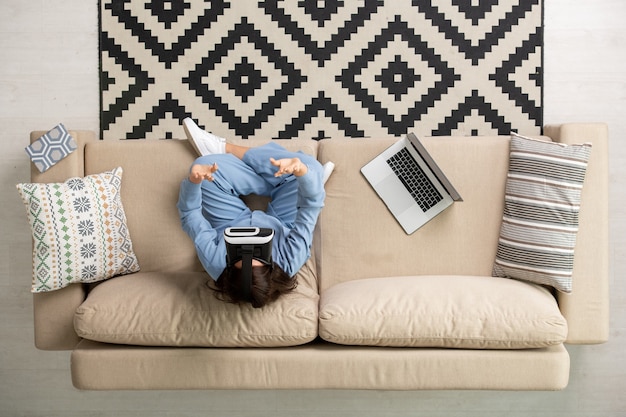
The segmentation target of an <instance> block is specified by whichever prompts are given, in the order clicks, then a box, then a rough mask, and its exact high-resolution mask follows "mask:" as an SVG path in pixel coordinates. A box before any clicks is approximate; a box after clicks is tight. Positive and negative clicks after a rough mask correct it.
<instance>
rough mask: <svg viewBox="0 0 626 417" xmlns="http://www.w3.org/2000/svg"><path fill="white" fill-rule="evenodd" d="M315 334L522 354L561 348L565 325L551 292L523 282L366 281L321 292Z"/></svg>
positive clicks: (352, 341) (354, 341)
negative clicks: (505, 350) (318, 318)
mask: <svg viewBox="0 0 626 417" xmlns="http://www.w3.org/2000/svg"><path fill="white" fill-rule="evenodd" d="M320 336H321V337H322V338H323V339H325V340H327V341H329V342H334V343H339V344H346V345H370V346H394V347H446V348H465V349H523V348H539V347H545V346H550V345H555V344H560V343H562V342H563V341H564V340H565V337H566V336H567V322H566V321H565V319H564V318H563V316H562V315H561V313H560V312H559V308H558V305H557V303H556V301H555V299H554V297H553V296H552V294H551V293H550V292H549V291H547V290H546V289H544V288H543V287H540V286H538V285H534V284H530V283H524V282H521V281H515V280H509V279H494V278H491V277H477V276H420V277H394V278H371V279H363V280H355V281H350V282H344V283H342V284H338V285H335V286H333V287H331V288H329V289H327V290H325V291H323V292H322V295H321V301H320Z"/></svg>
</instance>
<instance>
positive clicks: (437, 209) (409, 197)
mask: <svg viewBox="0 0 626 417" xmlns="http://www.w3.org/2000/svg"><path fill="white" fill-rule="evenodd" d="M361 173H362V174H363V176H365V178H366V179H367V181H369V183H370V184H371V185H372V187H373V188H374V190H375V191H376V193H377V194H378V196H379V197H380V198H381V199H382V200H383V202H384V203H385V204H386V205H387V208H388V209H389V211H391V213H392V214H393V215H394V217H395V218H396V220H397V221H398V223H400V225H401V226H402V228H403V229H404V231H405V232H406V233H407V234H409V235H410V234H412V233H413V232H415V231H416V230H417V229H419V228H420V227H422V226H423V225H424V224H426V223H427V222H428V221H430V220H431V219H432V218H433V217H435V216H436V215H438V214H439V213H441V212H442V211H444V210H445V209H446V208H448V207H449V206H451V205H452V203H453V202H454V201H463V199H462V198H461V196H460V195H459V193H458V192H457V191H456V190H455V189H454V187H453V186H452V184H451V183H450V181H449V180H448V178H446V176H445V175H444V174H443V172H442V171H441V169H440V168H439V166H437V164H436V163H435V161H434V160H433V158H432V157H431V156H430V155H429V154H428V152H427V151H426V148H424V145H422V143H421V142H420V141H419V139H418V138H417V136H415V135H414V134H413V133H409V134H408V135H406V136H405V137H404V138H402V139H401V140H400V141H398V142H396V143H395V144H393V145H392V146H390V147H389V148H387V149H386V150H385V151H383V153H381V154H380V155H378V156H377V157H376V158H374V159H373V160H372V161H370V162H369V163H368V164H366V165H365V166H364V167H363V168H361Z"/></svg>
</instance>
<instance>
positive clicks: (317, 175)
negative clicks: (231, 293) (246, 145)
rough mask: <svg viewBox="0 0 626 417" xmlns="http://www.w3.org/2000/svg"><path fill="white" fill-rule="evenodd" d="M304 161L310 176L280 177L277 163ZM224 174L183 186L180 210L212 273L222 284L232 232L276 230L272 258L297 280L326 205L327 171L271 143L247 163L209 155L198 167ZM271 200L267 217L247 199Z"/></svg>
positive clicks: (254, 152)
mask: <svg viewBox="0 0 626 417" xmlns="http://www.w3.org/2000/svg"><path fill="white" fill-rule="evenodd" d="M296 156H297V157H298V158H300V160H301V161H302V162H303V163H304V164H306V165H307V167H308V171H307V174H305V175H303V176H301V177H296V176H294V175H286V176H282V177H274V173H275V172H276V170H277V168H276V167H274V166H273V165H272V164H271V163H270V157H271V158H274V159H282V158H293V157H296ZM213 163H217V165H218V170H217V172H215V173H214V174H213V178H214V181H202V183H201V184H193V183H192V182H191V181H189V180H188V179H185V180H183V182H182V183H181V190H180V195H179V201H178V210H179V214H180V218H181V223H182V227H183V230H185V232H186V233H187V234H188V235H189V236H190V237H191V239H192V240H193V242H194V244H195V247H196V251H197V252H198V257H199V258H200V261H201V263H202V265H203V266H204V268H205V269H206V271H207V272H208V273H209V275H211V277H212V278H213V279H217V278H218V277H219V276H220V274H221V273H222V271H223V270H224V268H226V246H225V244H224V239H223V232H224V229H226V228H227V227H233V226H256V227H269V228H272V229H274V233H275V235H274V240H273V245H272V252H273V253H272V255H273V258H274V262H276V263H277V264H278V265H279V266H280V267H281V268H282V269H283V270H284V271H285V272H286V273H287V274H288V275H289V276H294V275H295V274H296V273H297V272H298V270H300V268H301V267H302V265H304V263H305V262H306V260H307V259H308V258H309V256H310V247H311V243H312V240H313V230H314V228H315V223H316V222H317V217H318V215H319V212H320V211H321V209H322V207H323V205H324V197H325V193H324V188H323V185H322V166H321V165H320V164H319V162H317V160H316V159H315V158H313V157H310V156H308V155H305V154H303V153H300V152H298V153H294V152H289V151H287V150H286V149H284V148H283V147H282V146H280V145H278V144H276V143H274V142H271V143H268V144H266V145H263V146H260V147H256V148H250V149H249V150H248V151H247V152H246V154H245V156H244V158H243V160H240V159H238V158H237V157H235V156H233V155H231V154H216V155H206V156H202V157H200V158H198V159H197V160H196V161H195V162H194V164H203V165H212V164H213ZM247 194H258V195H263V196H269V197H270V198H271V201H270V203H269V205H268V208H267V211H266V212H262V211H251V210H250V209H249V208H248V207H247V206H246V205H245V204H244V202H243V201H242V200H241V198H240V197H241V196H242V195H247Z"/></svg>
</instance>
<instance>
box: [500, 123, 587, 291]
mask: <svg viewBox="0 0 626 417" xmlns="http://www.w3.org/2000/svg"><path fill="white" fill-rule="evenodd" d="M590 152H591V145H590V144H586V145H564V144H561V143H554V142H544V141H538V140H534V139H530V138H525V137H522V136H517V135H513V137H512V138H511V158H510V162H509V173H508V176H507V182H506V195H505V206H504V216H503V219H502V227H501V230H500V239H499V241H498V251H497V254H496V259H495V263H494V267H493V275H494V276H497V277H507V278H516V279H522V280H526V281H530V282H535V283H538V284H544V285H549V286H552V287H554V288H556V289H557V290H559V291H563V292H566V293H569V292H572V270H573V268H574V247H575V245H576V234H577V232H578V212H579V210H580V196H581V192H582V188H583V182H584V179H585V173H586V170H587V161H588V159H589V155H590Z"/></svg>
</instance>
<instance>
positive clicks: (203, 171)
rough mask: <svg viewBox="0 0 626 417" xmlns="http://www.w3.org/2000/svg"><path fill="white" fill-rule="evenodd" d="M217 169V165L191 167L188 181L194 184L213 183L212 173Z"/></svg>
mask: <svg viewBox="0 0 626 417" xmlns="http://www.w3.org/2000/svg"><path fill="white" fill-rule="evenodd" d="M217 169H218V167H217V164H213V165H200V164H196V165H194V166H192V167H191V172H190V173H189V181H191V182H192V183H194V184H200V183H201V182H202V180H207V181H213V173H214V172H215V171H217Z"/></svg>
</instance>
